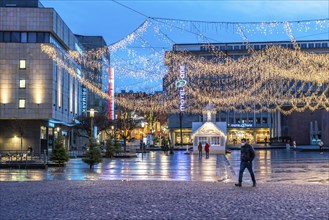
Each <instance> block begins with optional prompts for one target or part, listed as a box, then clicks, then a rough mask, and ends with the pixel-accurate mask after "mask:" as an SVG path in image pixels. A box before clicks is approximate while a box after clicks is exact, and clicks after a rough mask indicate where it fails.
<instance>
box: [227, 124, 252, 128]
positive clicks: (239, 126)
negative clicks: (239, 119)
mask: <svg viewBox="0 0 329 220" xmlns="http://www.w3.org/2000/svg"><path fill="white" fill-rule="evenodd" d="M228 127H231V128H252V124H247V123H242V124H228Z"/></svg>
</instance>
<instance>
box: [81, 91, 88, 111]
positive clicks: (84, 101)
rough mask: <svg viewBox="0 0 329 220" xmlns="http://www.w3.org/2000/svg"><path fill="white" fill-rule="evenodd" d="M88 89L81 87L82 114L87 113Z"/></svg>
mask: <svg viewBox="0 0 329 220" xmlns="http://www.w3.org/2000/svg"><path fill="white" fill-rule="evenodd" d="M87 97H88V89H87V88H86V87H85V86H82V112H87Z"/></svg>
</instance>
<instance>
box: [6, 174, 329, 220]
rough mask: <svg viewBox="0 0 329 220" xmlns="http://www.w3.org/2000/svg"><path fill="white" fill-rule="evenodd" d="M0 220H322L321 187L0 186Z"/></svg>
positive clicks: (324, 196)
mask: <svg viewBox="0 0 329 220" xmlns="http://www.w3.org/2000/svg"><path fill="white" fill-rule="evenodd" d="M0 195H1V197H0V219H3V220H11V219H33V220H38V219H40V220H45V219H328V218H329V208H328V207H329V201H328V198H329V188H328V185H323V184H316V185H314V184H313V185H312V184H307V185H298V184H297V185H296V184H289V183H286V184H279V183H260V184H258V185H257V187H255V188H254V187H251V185H250V184H244V185H243V187H241V188H240V187H235V186H234V184H233V183H223V182H204V181H203V182H201V181H117V180H114V181H103V180H97V181H67V180H62V181H36V182H0Z"/></svg>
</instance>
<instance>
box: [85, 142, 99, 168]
mask: <svg viewBox="0 0 329 220" xmlns="http://www.w3.org/2000/svg"><path fill="white" fill-rule="evenodd" d="M82 161H83V162H85V163H87V164H88V165H89V168H90V169H93V168H94V165H95V164H97V163H101V162H102V152H101V150H100V149H98V148H97V147H96V146H95V144H94V141H93V139H92V138H91V139H90V140H89V150H88V151H87V153H86V154H85V157H84V158H83V159H82Z"/></svg>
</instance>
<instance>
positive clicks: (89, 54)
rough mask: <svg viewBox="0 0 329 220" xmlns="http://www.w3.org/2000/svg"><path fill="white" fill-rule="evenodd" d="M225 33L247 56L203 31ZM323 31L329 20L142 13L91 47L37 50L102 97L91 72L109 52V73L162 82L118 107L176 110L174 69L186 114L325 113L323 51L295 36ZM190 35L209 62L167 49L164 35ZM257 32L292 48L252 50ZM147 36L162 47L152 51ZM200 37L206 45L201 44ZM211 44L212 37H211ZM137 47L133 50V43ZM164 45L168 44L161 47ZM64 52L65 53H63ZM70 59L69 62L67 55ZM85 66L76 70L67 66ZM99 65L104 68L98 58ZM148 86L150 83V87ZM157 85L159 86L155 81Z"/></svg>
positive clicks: (327, 70) (328, 91)
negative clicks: (128, 27) (110, 40)
mask: <svg viewBox="0 0 329 220" xmlns="http://www.w3.org/2000/svg"><path fill="white" fill-rule="evenodd" d="M209 30H211V31H212V32H214V33H217V34H219V33H223V32H232V33H235V34H236V35H237V36H239V37H240V39H242V41H243V43H244V44H245V45H246V47H247V48H248V53H247V54H246V55H245V56H242V57H240V58H238V59H233V58H232V57H230V56H228V55H226V54H225V53H224V52H223V51H221V50H219V49H218V48H216V49H215V47H213V43H212V42H211V41H215V39H213V38H211V37H209V36H208V35H207V33H208V31H209ZM314 30H316V31H320V32H321V31H323V32H324V33H327V34H329V33H328V32H326V31H328V30H329V19H316V20H304V21H279V22H277V21H273V22H209V21H207V22H206V21H191V20H179V19H167V18H152V17H150V18H147V19H146V20H145V21H144V22H143V23H142V24H141V25H140V26H139V27H138V28H136V30H134V31H133V32H132V33H130V34H129V35H128V36H127V37H125V38H124V39H122V40H120V41H118V42H116V43H114V44H112V45H110V46H107V47H103V48H99V49H97V50H91V51H83V53H82V54H81V53H80V52H78V51H68V52H67V54H63V52H62V51H60V50H59V49H57V48H55V47H54V46H52V45H50V44H43V45H42V51H43V52H44V53H46V54H47V55H48V56H49V57H50V58H51V59H53V60H54V61H55V62H56V63H57V65H59V66H60V67H61V68H63V69H65V70H66V71H67V72H68V73H69V74H71V75H72V77H74V78H76V79H77V80H78V81H79V82H80V83H82V84H83V85H85V86H86V87H87V88H88V89H89V90H91V91H92V92H94V93H96V94H98V95H99V96H101V97H102V98H104V99H109V98H110V97H109V95H108V94H107V93H106V92H104V91H103V90H102V89H101V88H102V86H101V84H100V83H101V80H95V77H99V75H97V74H95V71H100V70H102V68H104V59H102V58H103V56H108V55H110V56H111V66H113V67H114V68H115V70H116V77H117V78H122V79H135V80H136V79H139V81H141V80H142V81H143V80H145V84H146V85H147V84H148V85H150V84H152V83H154V82H160V83H161V84H162V81H163V83H164V88H163V89H164V92H162V93H155V91H156V90H157V89H158V88H159V85H158V86H156V87H151V88H149V89H148V90H147V91H143V92H140V93H136V94H131V93H129V94H125V95H123V94H121V95H118V96H117V97H116V100H115V101H116V104H117V105H120V106H123V107H124V108H127V109H131V110H136V111H142V112H148V111H155V112H164V113H167V112H178V111H179V99H178V89H177V87H176V86H175V85H176V84H175V82H177V80H178V78H179V77H178V75H179V67H180V66H181V65H184V66H185V67H186V70H187V74H186V77H187V78H186V81H187V82H188V84H187V86H186V94H187V95H186V109H185V111H187V112H202V109H204V107H205V106H206V105H207V104H208V103H211V104H212V106H214V108H215V109H216V110H218V111H236V112H250V111H256V112H260V111H268V112H273V111H280V112H282V113H284V114H290V113H292V112H294V111H297V112H301V111H305V110H308V109H309V110H311V111H314V110H316V109H319V108H324V109H325V110H327V111H329V98H328V97H329V86H328V85H329V53H328V47H327V48H326V49H327V50H326V52H324V53H309V52H305V51H303V50H302V49H301V48H300V45H299V44H298V40H297V39H296V37H295V33H309V32H311V31H314ZM178 31H179V32H181V33H188V34H195V35H196V36H197V37H198V38H199V39H201V40H202V43H203V46H204V47H205V48H207V53H208V54H210V55H211V59H208V58H205V57H202V56H198V55H196V54H195V53H193V52H191V51H187V50H186V51H184V50H178V51H176V50H170V49H168V48H170V47H171V46H172V44H173V43H174V42H175V41H174V40H173V39H174V37H171V36H170V34H173V33H175V32H178ZM257 34H261V35H266V36H271V35H279V34H281V35H285V36H287V37H288V38H289V40H290V42H291V43H292V45H293V48H283V47H280V46H278V45H267V46H266V48H263V49H262V50H255V49H253V47H252V45H251V43H250V39H249V38H251V37H252V36H254V35H257ZM154 39H156V40H158V42H160V43H161V44H165V45H166V47H162V48H160V49H159V48H158V47H156V46H153V45H154ZM205 41H206V42H205ZM214 43H216V42H214ZM135 45H137V46H138V47H137V46H136V47H134V46H135ZM165 48H167V49H165ZM68 57H69V58H68ZM70 59H72V61H71V60H70ZM77 65H78V66H79V65H80V66H82V67H83V69H86V70H85V71H83V72H84V74H82V75H79V74H77V72H76V68H75V67H74V66H77ZM105 65H110V64H109V63H105ZM149 87H150V86H149ZM160 88H161V85H160Z"/></svg>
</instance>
